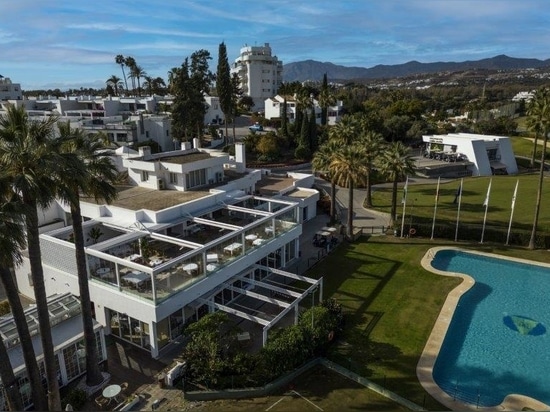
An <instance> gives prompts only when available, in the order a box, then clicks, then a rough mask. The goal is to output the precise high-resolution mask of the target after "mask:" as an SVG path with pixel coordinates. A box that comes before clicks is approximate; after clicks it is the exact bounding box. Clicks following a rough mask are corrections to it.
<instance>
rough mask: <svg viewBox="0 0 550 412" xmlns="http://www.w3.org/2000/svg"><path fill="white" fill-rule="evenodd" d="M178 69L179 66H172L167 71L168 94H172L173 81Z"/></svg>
mask: <svg viewBox="0 0 550 412" xmlns="http://www.w3.org/2000/svg"><path fill="white" fill-rule="evenodd" d="M180 70H181V67H172V68H171V69H170V71H169V72H168V91H169V92H170V94H174V87H175V82H176V79H177V77H178V74H179V71H180Z"/></svg>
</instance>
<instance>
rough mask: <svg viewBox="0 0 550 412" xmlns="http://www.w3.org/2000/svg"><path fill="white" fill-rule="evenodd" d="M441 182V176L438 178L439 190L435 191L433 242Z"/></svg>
mask: <svg viewBox="0 0 550 412" xmlns="http://www.w3.org/2000/svg"><path fill="white" fill-rule="evenodd" d="M440 180H441V176H439V177H438V178H437V189H436V191H435V204H434V218H433V221H432V237H431V238H430V239H431V240H434V231H435V214H436V213H437V202H438V201H439V182H440Z"/></svg>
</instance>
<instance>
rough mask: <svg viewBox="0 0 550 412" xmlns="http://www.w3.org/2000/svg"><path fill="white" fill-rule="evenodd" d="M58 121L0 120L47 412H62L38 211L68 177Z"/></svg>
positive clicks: (12, 110) (2, 165)
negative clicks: (20, 223)
mask: <svg viewBox="0 0 550 412" xmlns="http://www.w3.org/2000/svg"><path fill="white" fill-rule="evenodd" d="M56 121H57V119H56V118H55V117H50V118H47V119H44V120H41V121H30V120H29V118H28V115H27V113H26V112H25V109H24V108H23V107H20V108H17V107H14V106H9V107H8V109H7V111H6V115H5V116H4V117H3V118H2V120H0V170H2V171H3V172H4V173H5V174H6V176H7V178H8V179H9V180H10V184H11V185H12V189H13V190H14V191H15V192H16V193H20V195H21V198H22V203H23V205H24V207H25V209H24V211H25V225H26V231H27V233H26V235H27V247H28V254H29V263H30V269H31V276H32V281H33V287H34V297H35V299H36V307H37V313H38V322H39V328H40V339H41V343H42V350H43V354H44V362H45V367H46V379H47V382H48V404H49V408H48V409H50V410H60V409H61V399H60V396H59V383H58V381H57V365H56V362H55V356H54V347H53V341H52V334H51V327H50V319H49V312H48V300H47V295H46V287H45V282H44V269H43V267H42V255H41V251H40V239H39V231H38V207H47V206H48V205H49V204H50V203H51V202H52V200H53V198H54V195H55V193H54V192H53V188H54V187H55V182H56V177H57V176H62V175H63V174H65V173H66V170H67V169H66V166H65V165H66V164H67V162H68V160H69V159H68V157H67V156H60V155H58V153H57V149H56V146H57V145H59V143H60V139H59V138H58V137H55V135H54V126H55V123H56Z"/></svg>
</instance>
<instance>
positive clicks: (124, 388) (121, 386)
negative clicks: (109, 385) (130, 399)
mask: <svg viewBox="0 0 550 412" xmlns="http://www.w3.org/2000/svg"><path fill="white" fill-rule="evenodd" d="M120 389H121V392H122V393H123V394H124V395H128V394H127V393H126V391H127V390H128V382H122V383H121V384H120Z"/></svg>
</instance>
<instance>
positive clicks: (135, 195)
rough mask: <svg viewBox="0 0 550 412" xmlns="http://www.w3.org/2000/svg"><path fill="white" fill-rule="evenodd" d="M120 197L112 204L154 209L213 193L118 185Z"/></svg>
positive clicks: (134, 208)
mask: <svg viewBox="0 0 550 412" xmlns="http://www.w3.org/2000/svg"><path fill="white" fill-rule="evenodd" d="M117 190H118V198H117V199H116V200H115V201H113V202H112V203H111V205H112V206H118V207H122V208H125V209H129V210H141V209H147V210H152V211H159V210H163V209H166V208H169V207H172V206H176V205H179V204H182V203H186V202H190V201H192V200H196V199H200V198H203V197H206V196H210V195H212V193H210V192H209V191H207V190H188V191H185V192H183V191H179V190H156V189H148V188H145V187H140V186H129V185H125V186H117ZM81 200H82V201H84V202H89V203H95V204H104V203H105V202H102V201H101V202H96V200H95V199H94V198H93V197H82V198H81Z"/></svg>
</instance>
